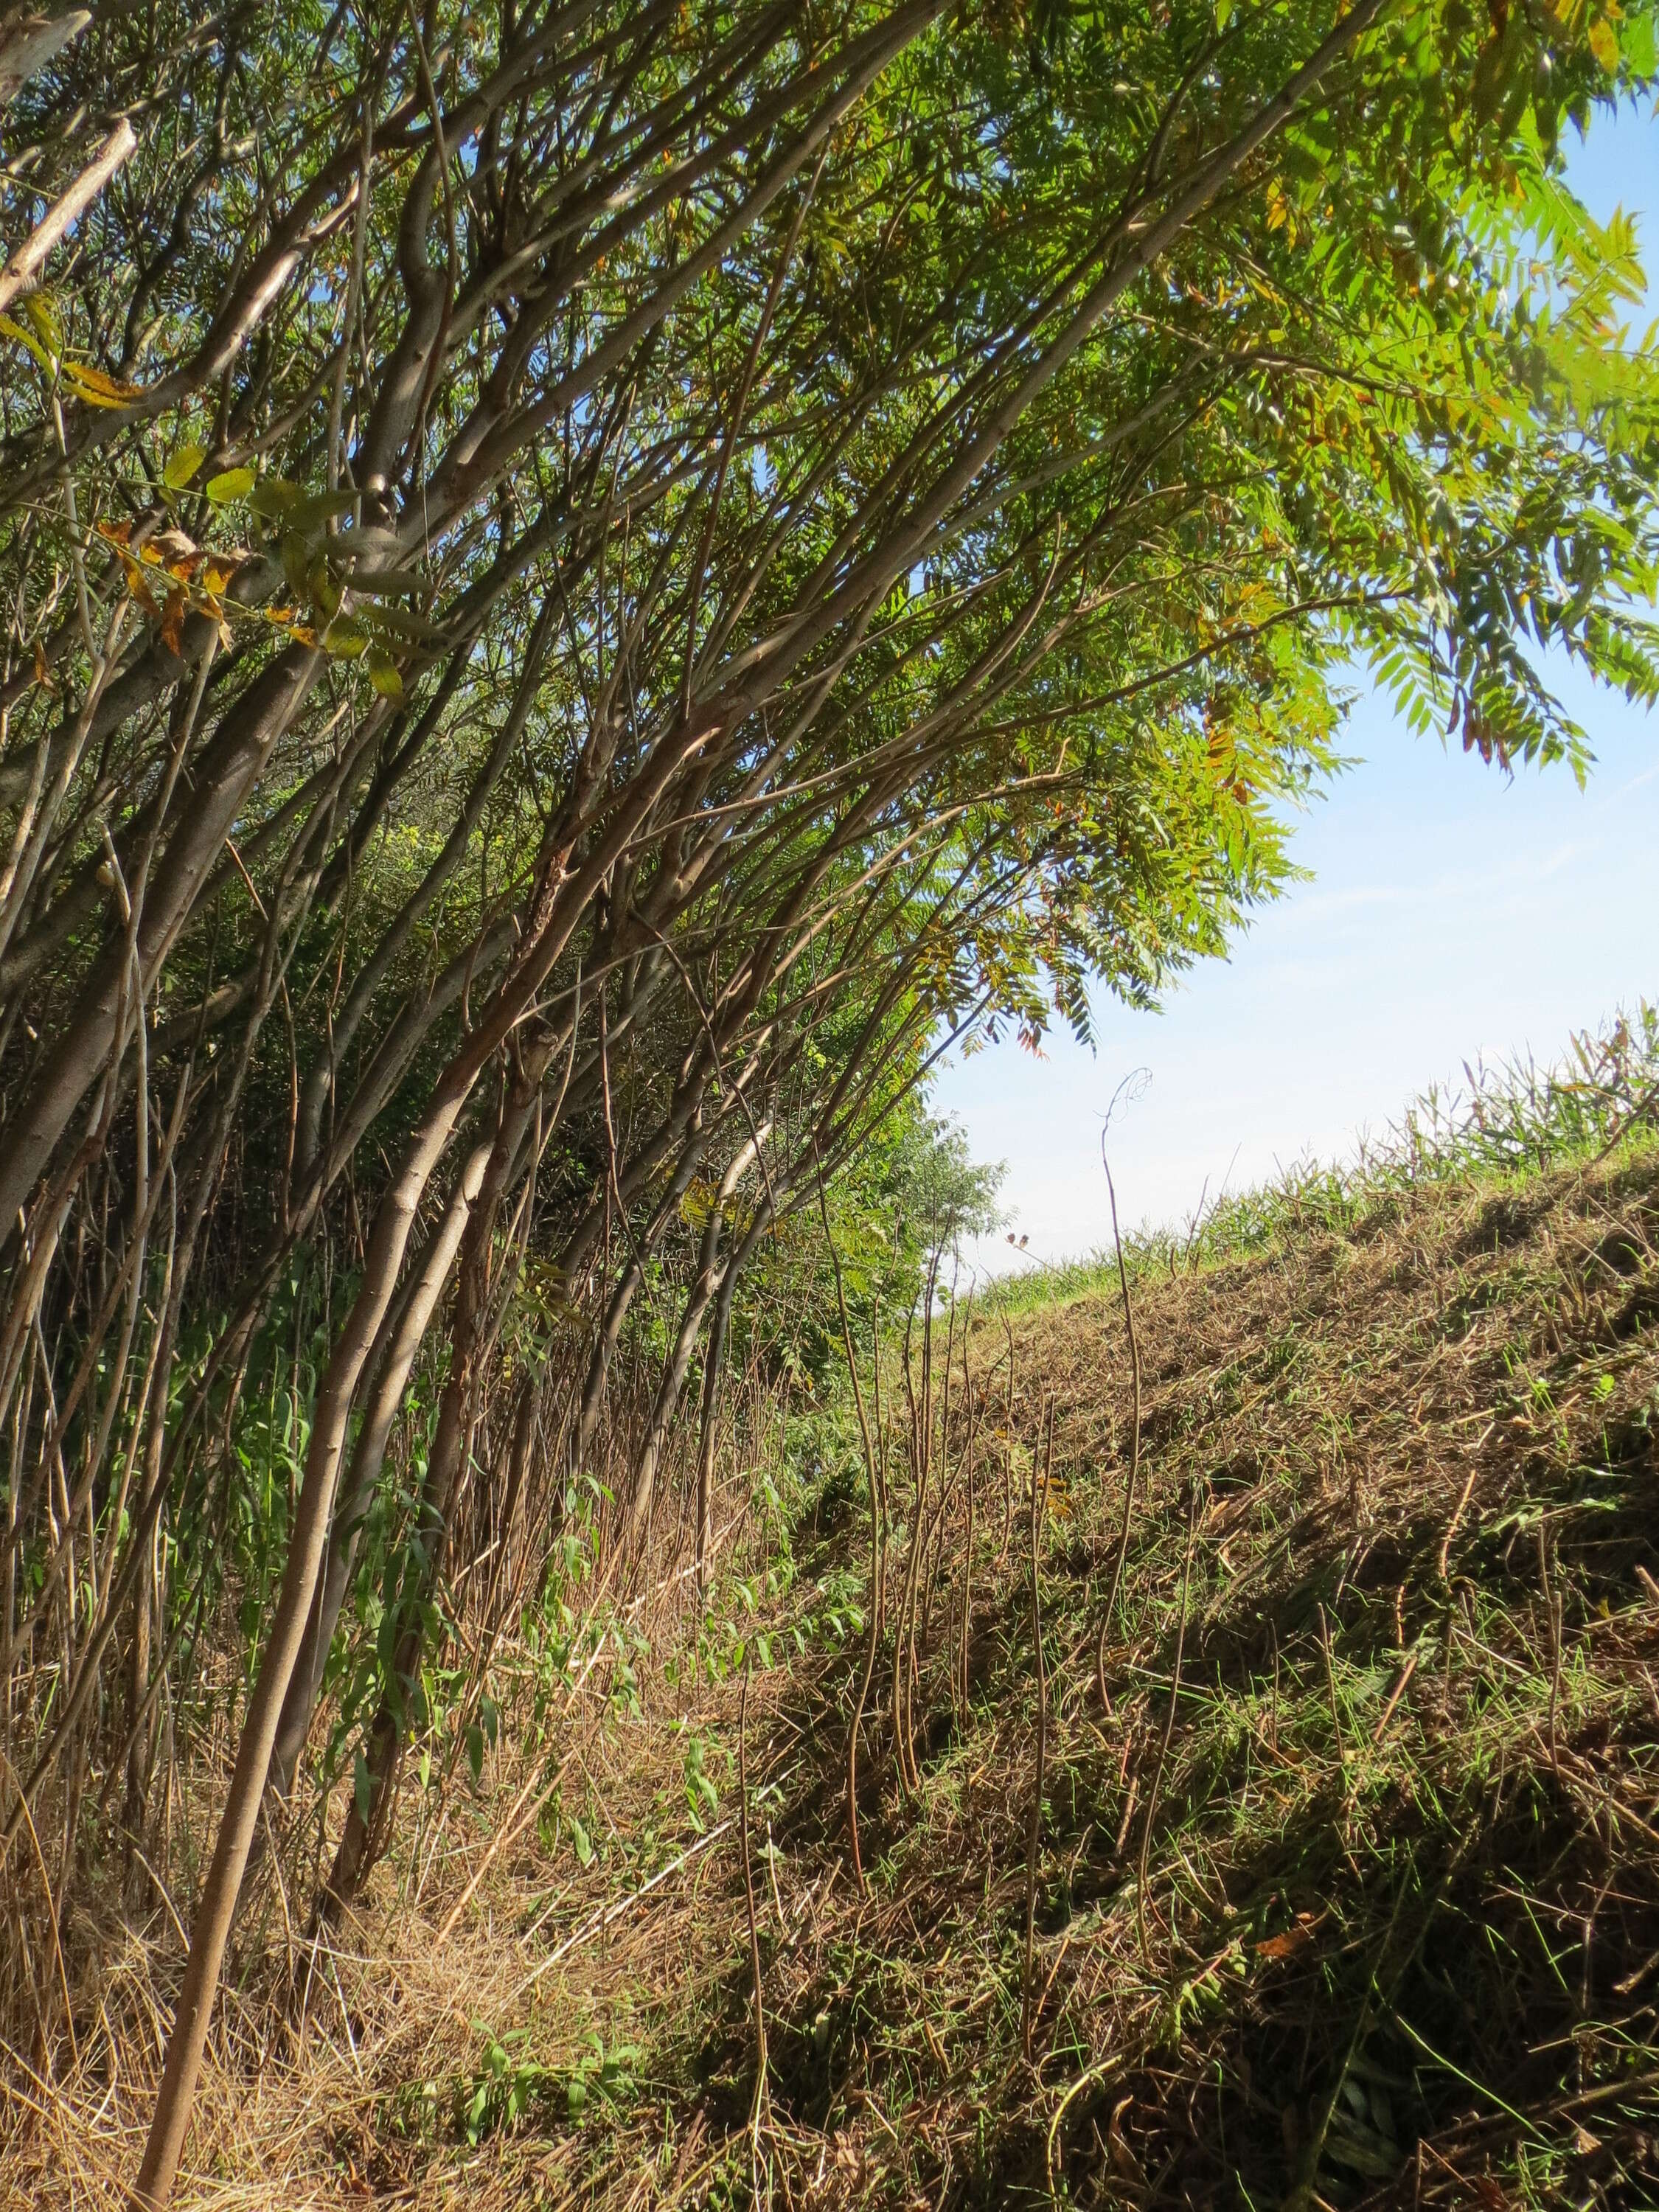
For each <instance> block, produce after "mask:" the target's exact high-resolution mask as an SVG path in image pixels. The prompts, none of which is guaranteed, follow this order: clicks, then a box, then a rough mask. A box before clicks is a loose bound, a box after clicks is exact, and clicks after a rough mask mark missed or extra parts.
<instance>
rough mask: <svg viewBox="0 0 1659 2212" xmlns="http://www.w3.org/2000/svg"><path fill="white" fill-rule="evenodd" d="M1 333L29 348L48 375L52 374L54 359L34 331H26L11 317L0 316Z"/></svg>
mask: <svg viewBox="0 0 1659 2212" xmlns="http://www.w3.org/2000/svg"><path fill="white" fill-rule="evenodd" d="M0 331H4V332H5V334H6V336H7V337H9V338H15V339H16V341H17V343H18V344H19V345H21V346H27V348H28V349H29V351H30V352H31V353H32V354H33V356H34V358H35V359H36V361H38V362H40V366H41V368H43V369H45V371H46V374H47V375H48V376H50V375H51V374H52V369H53V367H54V365H55V364H54V363H53V361H52V356H51V355H50V354H49V353H48V352H47V350H46V348H45V346H43V345H42V344H41V343H40V339H39V338H38V337H35V335H34V333H33V331H26V330H25V329H24V328H23V325H21V323H17V322H14V321H13V320H12V319H11V317H10V316H9V315H0Z"/></svg>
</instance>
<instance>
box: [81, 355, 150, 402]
mask: <svg viewBox="0 0 1659 2212" xmlns="http://www.w3.org/2000/svg"><path fill="white" fill-rule="evenodd" d="M64 381H65V382H66V383H67V384H69V385H70V386H72V387H73V389H74V391H75V393H76V398H81V399H84V400H85V401H86V403H87V404H88V406H89V407H125V406H126V405H127V404H129V403H130V402H131V401H132V400H134V399H138V398H143V388H142V386H138V385H137V384H123V383H122V382H121V381H120V380H119V379H118V378H117V377H113V376H107V375H106V374H105V373H104V371H103V370H102V369H101V368H94V367H93V366H92V364H91V362H85V361H66V362H64Z"/></svg>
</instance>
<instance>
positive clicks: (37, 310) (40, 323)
mask: <svg viewBox="0 0 1659 2212" xmlns="http://www.w3.org/2000/svg"><path fill="white" fill-rule="evenodd" d="M23 313H25V314H26V315H27V317H28V319H29V320H30V321H31V322H32V323H33V325H34V327H35V329H36V330H37V331H39V332H40V343H41V344H42V345H43V346H45V347H46V348H47V349H48V350H49V351H51V352H52V353H54V354H61V353H62V352H63V350H64V321H63V318H62V316H61V315H59V313H58V302H57V301H56V300H54V299H53V298H52V295H51V293H50V292H47V291H45V290H41V291H39V292H27V293H25V295H24V296H23Z"/></svg>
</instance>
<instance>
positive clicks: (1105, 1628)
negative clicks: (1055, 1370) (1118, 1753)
mask: <svg viewBox="0 0 1659 2212" xmlns="http://www.w3.org/2000/svg"><path fill="white" fill-rule="evenodd" d="M1100 1164H1101V1166H1102V1167H1103V1169H1104V1170H1105V1173H1106V1195H1107V1197H1108V1198H1109V1200H1110V1201H1111V1207H1112V1249H1113V1250H1114V1251H1115V1253H1116V1255H1117V1280H1118V1288H1119V1290H1120V1291H1121V1293H1122V1297H1123V1326H1124V1328H1125V1329H1126V1331H1127V1334H1128V1339H1129V1381H1130V1389H1131V1392H1132V1394H1133V1395H1132V1399H1131V1410H1130V1430H1129V1479H1128V1480H1127V1482H1126V1483H1125V1484H1124V1486H1123V1517H1122V1520H1121V1522H1120V1523H1119V1525H1118V1532H1117V1553H1116V1556H1115V1558H1114V1559H1113V1561H1112V1579H1111V1582H1110V1583H1109V1585H1108V1588H1107V1591H1106V1602H1105V1604H1104V1606H1103V1607H1102V1608H1101V1614H1100V1634H1099V1636H1098V1638H1097V1639H1096V1643H1095V1687H1096V1689H1097V1691H1098V1692H1099V1695H1100V1705H1101V1710H1102V1711H1103V1712H1107V1713H1109V1712H1110V1711H1111V1710H1112V1701H1111V1698H1110V1696H1109V1693H1108V1691H1107V1688H1106V1638H1107V1636H1108V1634H1109V1632H1110V1629H1111V1626H1112V1615H1113V1614H1114V1613H1115V1611H1116V1610H1117V1601H1118V1596H1119V1593H1120V1592H1121V1589H1122V1587H1123V1569H1124V1565H1125V1562H1126V1561H1127V1559H1128V1556H1129V1528H1130V1524H1131V1522H1132V1519H1133V1514H1134V1509H1135V1492H1136V1489H1137V1487H1138V1486H1139V1480H1140V1340H1139V1337H1137V1335H1136V1334H1135V1309H1134V1301H1133V1299H1132V1298H1131V1297H1130V1296H1129V1271H1128V1269H1127V1267H1125V1265H1124V1263H1123V1237H1122V1234H1121V1231H1120V1230H1119V1228H1118V1221H1117V1189H1116V1186H1115V1184H1114V1182H1113V1181H1112V1170H1111V1165H1110V1163H1109V1161H1108V1159H1107V1158H1106V1132H1105V1131H1104V1130H1102V1131H1101V1133H1100Z"/></svg>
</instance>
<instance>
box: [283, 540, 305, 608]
mask: <svg viewBox="0 0 1659 2212" xmlns="http://www.w3.org/2000/svg"><path fill="white" fill-rule="evenodd" d="M310 570H311V548H310V546H308V545H307V544H306V541H305V539H304V538H302V537H301V535H300V533H299V532H298V531H297V530H285V531H284V532H283V575H284V576H285V577H286V578H287V580H288V587H289V591H290V592H293V594H294V596H295V599H304V598H306V597H307V593H308V592H309V589H310Z"/></svg>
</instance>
